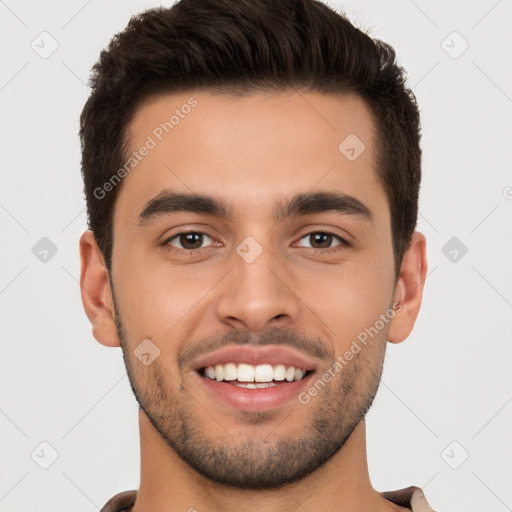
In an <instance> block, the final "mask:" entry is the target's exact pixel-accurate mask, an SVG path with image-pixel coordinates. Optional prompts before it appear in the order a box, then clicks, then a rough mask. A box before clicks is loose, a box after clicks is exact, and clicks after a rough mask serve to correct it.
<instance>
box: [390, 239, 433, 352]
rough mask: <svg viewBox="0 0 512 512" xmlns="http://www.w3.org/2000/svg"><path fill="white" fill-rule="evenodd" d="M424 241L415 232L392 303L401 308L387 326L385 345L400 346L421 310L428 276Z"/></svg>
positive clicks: (403, 261)
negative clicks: (387, 343) (397, 344)
mask: <svg viewBox="0 0 512 512" xmlns="http://www.w3.org/2000/svg"><path fill="white" fill-rule="evenodd" d="M426 247H427V241H426V239H425V236H424V235H423V234H421V233H419V232H418V231H415V232H414V233H413V235H412V239H411V243H410V245H409V248H408V249H407V251H405V253H404V257H403V259H402V265H401V268H400V278H399V279H398V282H397V285H396V288H395V294H394V301H395V302H396V303H399V304H400V307H398V308H397V309H396V314H395V316H394V317H393V319H392V320H391V321H390V322H389V330H388V341H390V342H391V343H400V342H402V341H404V340H405V339H406V338H407V337H408V336H409V334H410V333H411V331H412V329H413V327H414V324H415V322H416V318H417V317H418V313H419V311H420V307H421V300H422V297H423V287H424V285H425V278H426V276H427V256H426Z"/></svg>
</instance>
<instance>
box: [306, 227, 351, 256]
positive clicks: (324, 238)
mask: <svg viewBox="0 0 512 512" xmlns="http://www.w3.org/2000/svg"><path fill="white" fill-rule="evenodd" d="M300 240H306V242H307V243H306V245H299V247H310V248H312V249H318V250H324V252H328V251H325V249H331V248H333V247H336V246H339V245H344V246H348V245H349V244H348V242H347V241H346V240H344V239H343V238H341V237H340V236H338V235H335V234H334V233H329V232H326V231H313V232H311V233H308V234H307V235H305V236H303V237H302V238H301V239H300ZM333 241H338V243H337V244H335V245H334V246H333V245H332V242H333Z"/></svg>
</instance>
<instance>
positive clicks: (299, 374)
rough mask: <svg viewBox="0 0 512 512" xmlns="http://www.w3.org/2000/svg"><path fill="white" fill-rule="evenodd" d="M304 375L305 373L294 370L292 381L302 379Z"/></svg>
mask: <svg viewBox="0 0 512 512" xmlns="http://www.w3.org/2000/svg"><path fill="white" fill-rule="evenodd" d="M305 374H306V372H305V371H304V370H301V369H300V368H295V375H294V377H293V379H294V380H300V379H302V377H304V375H305Z"/></svg>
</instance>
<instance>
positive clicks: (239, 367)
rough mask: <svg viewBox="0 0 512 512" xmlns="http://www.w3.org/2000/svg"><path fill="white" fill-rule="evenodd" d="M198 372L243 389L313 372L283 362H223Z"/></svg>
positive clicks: (277, 384)
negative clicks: (257, 363)
mask: <svg viewBox="0 0 512 512" xmlns="http://www.w3.org/2000/svg"><path fill="white" fill-rule="evenodd" d="M198 372H199V374H200V375H201V376H202V377H204V378H206V379H210V380H214V381H217V382H225V383H227V384H231V385H233V386H237V387H240V388H244V389H267V388H270V387H274V386H279V385H283V384H286V383H289V382H297V381H300V380H302V379H304V378H306V377H307V376H308V375H310V374H311V373H313V370H304V369H302V368H299V367H295V366H290V365H288V366H287V365H284V364H277V365H272V364H259V365H256V366H254V365H250V364H245V363H240V364H237V363H232V362H229V363H224V364H216V365H215V366H205V367H204V368H200V369H199V370H198Z"/></svg>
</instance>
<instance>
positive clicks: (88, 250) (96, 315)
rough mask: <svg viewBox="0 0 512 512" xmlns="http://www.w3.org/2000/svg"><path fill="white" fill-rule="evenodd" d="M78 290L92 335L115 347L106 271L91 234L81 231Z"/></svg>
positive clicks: (108, 282)
mask: <svg viewBox="0 0 512 512" xmlns="http://www.w3.org/2000/svg"><path fill="white" fill-rule="evenodd" d="M80 262H81V272H80V293H81V296H82V303H83V305H84V309H85V313H86V315H87V318H89V321H90V322H91V325H92V334H93V336H94V337H95V338H96V340H97V341H99V342H100V343H101V344H102V345H105V346H107V347H119V346H120V344H121V343H120V340H119V336H118V334H117V329H116V324H115V310H114V301H113V298H112V291H111V289H110V281H109V277H108V270H107V267H106V265H105V261H104V258H103V255H102V253H101V250H100V248H99V246H98V244H97V242H96V238H95V237H94V233H93V232H92V231H90V230H87V231H85V232H84V233H83V234H82V236H81V237H80Z"/></svg>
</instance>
